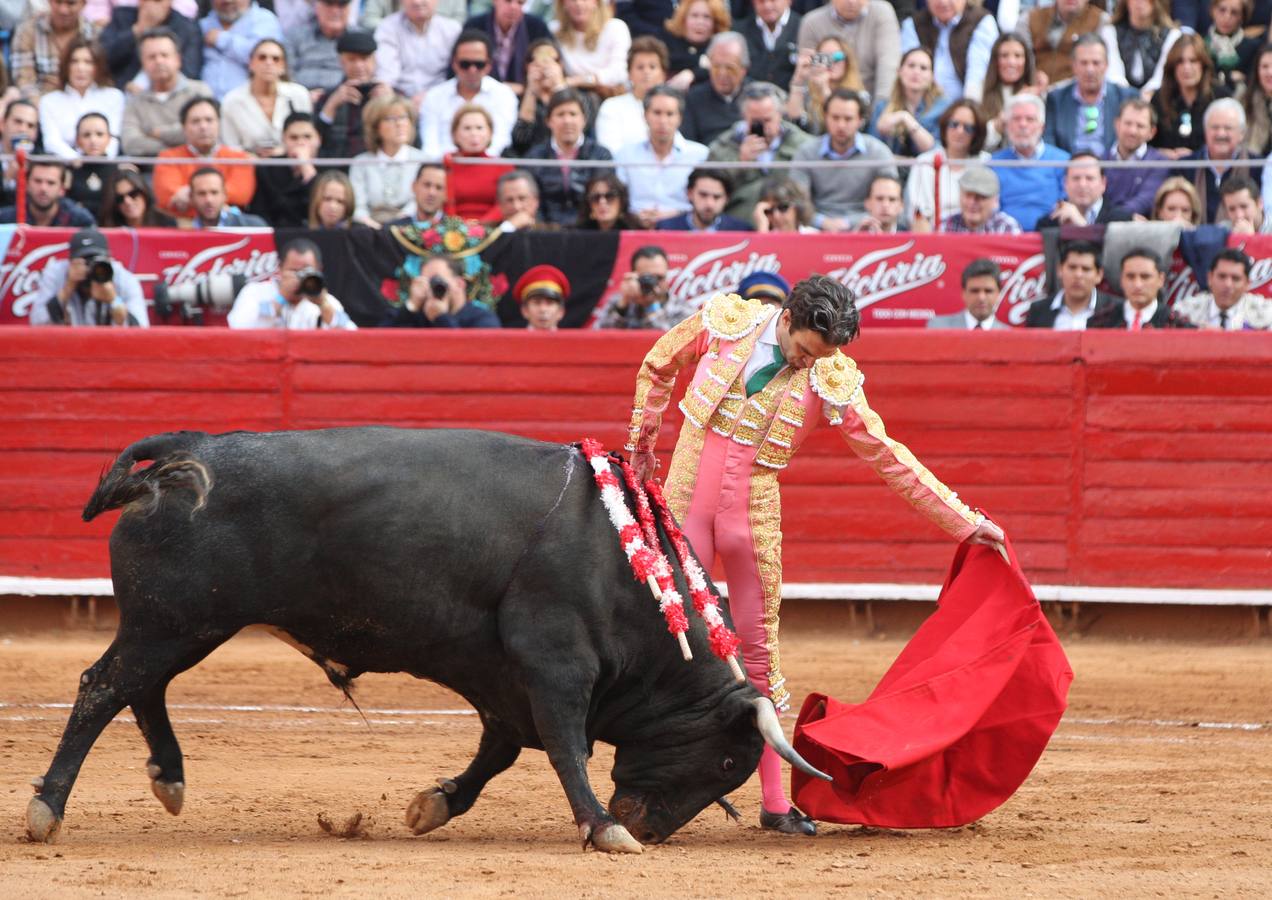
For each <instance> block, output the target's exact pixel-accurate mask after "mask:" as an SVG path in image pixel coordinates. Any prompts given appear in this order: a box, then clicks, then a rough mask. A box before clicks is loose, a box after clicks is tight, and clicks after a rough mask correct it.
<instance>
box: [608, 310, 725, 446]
mask: <svg viewBox="0 0 1272 900" xmlns="http://www.w3.org/2000/svg"><path fill="white" fill-rule="evenodd" d="M709 340H710V339H709V336H708V334H707V332H706V331H705V330H704V329H703V327H702V313H701V312H696V313H694V314H693V315H692V316H690V317H689V318H687V319H685V320H684V321H683V322H681V323H680V324H679V325H677V326H676V327H675V328H673V329H671V330H670V331H668V332H667V333H666V334H664V335H663V336H662V337H660V338H659V339H658V342H657V343H656V344H654V346H653V347H652V348H650V351H649V352H648V353H646V354H645V359H644V361H643V362H642V363H641V364H640V371H639V372H637V373H636V398H635V400H634V402H633V403H632V421H631V425H630V426H628V429H627V452H629V453H647V452H650V451H652V450H653V449H654V445H655V444H656V443H658V429H659V428H660V427H661V426H662V416H663V412H664V411H666V409H667V404H668V403H669V402H670V401H671V394H672V391H673V390H674V389H675V387H676V376H677V375H678V374H679V373H680V370H681V369H683V368H684V367H685V366H687V365H690V364H692V363H696V362H697V361H698V360H699V359H700V358H701V357H702V355H703V354H704V353H706V351H707V344H708V342H709Z"/></svg>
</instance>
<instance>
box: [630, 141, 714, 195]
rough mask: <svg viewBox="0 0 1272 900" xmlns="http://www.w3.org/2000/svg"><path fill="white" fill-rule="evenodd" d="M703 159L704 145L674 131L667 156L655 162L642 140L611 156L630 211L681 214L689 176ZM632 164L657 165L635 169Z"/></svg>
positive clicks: (705, 155)
mask: <svg viewBox="0 0 1272 900" xmlns="http://www.w3.org/2000/svg"><path fill="white" fill-rule="evenodd" d="M706 158H707V148H706V146H705V145H703V144H699V143H698V142H697V141H691V140H688V139H687V138H685V137H684V136H683V135H681V134H680V132H676V137H675V140H674V141H673V142H672V145H671V153H670V155H668V156H667V158H666V159H659V158H658V157H657V155H655V153H654V148H653V145H652V144H651V143H650V142H649V140H648V139H645V140H643V141H638V142H637V143H635V144H628V145H627V146H626V147H624V148H623V149H621V150H619V151H618V153H616V154H615V155H614V168H615V170H616V172H617V174H618V177H619V178H620V179H621V180H622V182H623V184H625V185H627V194H628V198H629V202H628V205H629V206H630V207H631V209H632V211H633V212H640V211H641V210H645V209H660V210H663V211H664V212H665V211H666V210H674V211H675V212H678V213H682V212H688V210H689V208H690V207H689V197H688V195H687V194H686V193H685V188H686V187H687V186H688V184H689V173H690V172H692V171H693V169H694V167H695V166H696V165H698V164H699V163H701V162H703V161H704V160H705V159H706ZM634 163H656V164H657V165H656V167H653V166H647V165H640V166H636V165H633V164H634Z"/></svg>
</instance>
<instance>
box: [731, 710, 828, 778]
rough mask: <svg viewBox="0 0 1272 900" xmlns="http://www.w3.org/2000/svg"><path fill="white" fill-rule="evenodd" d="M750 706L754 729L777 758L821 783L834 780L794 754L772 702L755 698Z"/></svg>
mask: <svg viewBox="0 0 1272 900" xmlns="http://www.w3.org/2000/svg"><path fill="white" fill-rule="evenodd" d="M751 704H752V705H753V706H754V707H755V727H756V728H757V729H759V732H760V735H761V736H762V737H763V738H764V743H766V744H768V745H769V746H770V747H772V748H773V749H774V750H775V751H776V752H777V755H778V756H780V757H782V759H784V760H786V761H787V762H788V763H790V764H791V765H792V766H794V767H795V768H797V769H799V770H800V771H801V772H803V773H804V774H805V775H810V776H812V777H813V778H820V779H822V780H823V781H834V780H835V779H833V778H831V777H830V776H829V775H827V774H826V773H825V772H822V771H820V770H819V769H814V768H813V767H812V766H811V765H809V764H808V761H807V760H805V759H804V757H802V756H800V755H799V754H798V753H796V752H795V748H794V747H792V746H791V744H790V741H788V740H786V735H785V734H783V732H782V723H781V722H779V721H778V720H777V707H775V706H774V705H773V701H772V700H770V699H769V698H768V697H756V698H755V699H754V700H752V701H751Z"/></svg>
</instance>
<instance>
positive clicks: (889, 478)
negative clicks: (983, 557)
mask: <svg viewBox="0 0 1272 900" xmlns="http://www.w3.org/2000/svg"><path fill="white" fill-rule="evenodd" d="M839 409H840V412H841V413H842V415H843V422H842V423H841V424H840V425H839V433H840V434H842V435H843V436H844V440H846V441H847V442H848V446H850V447H852V449H853V452H855V453H856V454H857V455H858V456H860V457H861V458H862V459H864V460H865V461H866V462H868V463H870V465H871V467H872V468H874V470H875V471H876V472H878V473H879V477H880V478H882V479H883V480H884V481H886V482H887V483H888V487H890V488H892V489H893V490H894V491H896V492H897V493H898V494H900V495H901V496H902V497H904V498H905V499H906V500H907V501H909V503H910V505H911V506H913V507H914V508H915V509H917V510H918V511H919V512H921V513H923V515H925V516H927V518H928V519H930V520H931V521H932V522H933V523H934V524H935V525H936V526H937V527H938V528H940V529H941V530H942V531H945V532H948V533H949V534H950V535H952V536H953V537H954V538H956V539H957V540H959V541H964V540H966V539H967V538H968V537H970V536H971V535H972V533H973V532H975V531H976V529H977V527H978V526H979V525H980V523H981V522H982V521H984V519H985V517H984V516H983V515H982V514H981V513H978V512H977V511H976V510H974V509H972V508H971V507H969V506H968V505H967V504H966V503H964V502H963V501H962V500H960V499H959V498H958V494H956V493H954V492H953V491H952V490H950V489H949V488H948V487H946V486H945V484H944V483H942V482H941V480H940V479H938V478H937V477H936V476H935V475H933V474H932V473H931V472H930V471H929V470H928V468H927V467H926V466H925V465H923V463H921V462H919V461H918V460H917V459H915V457H914V454H913V453H911V452H910V449H909V448H908V447H906V446H905V444H902V443H900V442H899V441H894V440H893V439H892V438H890V437H888V433H887V431H885V430H884V427H883V420H882V419H880V418H879V414H878V413H876V412H875V411H874V410H873V409H871V408H870V405H869V404H868V403H867V402H866V394H865V391H863V390H862V389H861V388H860V387H859V388H858V389H857V390H856V392H855V393H854V394H853V398H852V400H851V401H850V402H849V404H848V405H847V406H845V407H840V408H839Z"/></svg>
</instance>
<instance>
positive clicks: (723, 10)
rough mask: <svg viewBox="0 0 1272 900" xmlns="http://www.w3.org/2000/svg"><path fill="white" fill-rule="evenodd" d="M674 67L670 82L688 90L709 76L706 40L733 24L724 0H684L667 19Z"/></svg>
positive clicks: (669, 48)
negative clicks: (706, 62) (706, 63)
mask: <svg viewBox="0 0 1272 900" xmlns="http://www.w3.org/2000/svg"><path fill="white" fill-rule="evenodd" d="M663 25H664V27H665V28H666V31H667V38H666V44H667V52H668V53H669V54H670V55H671V71H672V72H673V73H674V74H673V75H672V76H671V77H670V78H668V79H667V83H668V84H670V85H671V86H672V87H674V88H677V89H678V90H681V91H687V90H689V88H690V87H692V86H693V85H695V84H697V83H698V82H700V81H706V79H707V67H706V65H705V61H706V52H707V44H709V43H711V39H712V38H713V37H715V36H716V35H717V34H719V33H720V32H722V31H728V30H729V29H730V28H731V27H732V26H733V17H732V16H731V15H729V7H728V6H727V5H726V4H725V2H724V0H681V3H680V5H679V6H677V7H676V13H675V15H673V16H672V17H671V18H670V19H668V20H667V21H666V22H665V23H663Z"/></svg>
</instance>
